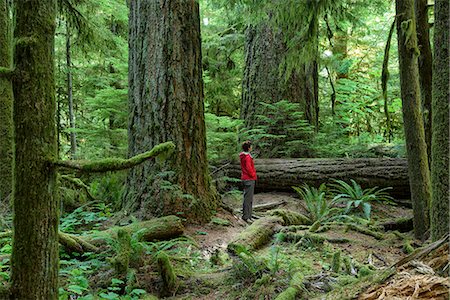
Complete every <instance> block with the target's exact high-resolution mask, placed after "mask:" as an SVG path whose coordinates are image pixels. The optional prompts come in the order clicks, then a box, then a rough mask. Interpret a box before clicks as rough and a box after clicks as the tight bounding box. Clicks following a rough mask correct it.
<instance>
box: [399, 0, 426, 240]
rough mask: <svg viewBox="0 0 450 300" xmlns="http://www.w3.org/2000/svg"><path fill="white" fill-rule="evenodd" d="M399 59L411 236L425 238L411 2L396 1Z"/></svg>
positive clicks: (423, 147) (422, 157) (422, 136)
mask: <svg viewBox="0 0 450 300" xmlns="http://www.w3.org/2000/svg"><path fill="white" fill-rule="evenodd" d="M396 14H397V18H398V19H397V35H398V39H397V40H398V56H399V65H400V84H401V96H402V110H403V124H404V128H405V140H406V152H407V157H408V172H409V181H410V187H411V200H412V204H413V210H414V235H415V237H416V238H418V239H422V240H423V239H424V238H425V235H426V232H427V230H428V228H429V209H428V207H429V204H430V200H431V184H430V170H429V167H428V156H427V147H426V143H425V133H424V127H423V118H422V113H421V100H420V85H419V70H418V64H417V56H418V54H419V50H418V48H417V36H416V24H415V17H414V3H413V1H412V0H396Z"/></svg>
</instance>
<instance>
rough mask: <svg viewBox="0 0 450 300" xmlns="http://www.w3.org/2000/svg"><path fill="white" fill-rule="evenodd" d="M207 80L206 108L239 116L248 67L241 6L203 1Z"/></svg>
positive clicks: (203, 38) (203, 45) (204, 70)
mask: <svg viewBox="0 0 450 300" xmlns="http://www.w3.org/2000/svg"><path fill="white" fill-rule="evenodd" d="M200 7H201V10H200V13H201V16H200V17H201V21H203V22H202V23H201V32H202V58H203V62H202V63H203V80H204V83H205V103H206V111H207V112H210V113H214V114H215V115H217V116H232V117H237V116H238V115H239V112H238V110H239V106H240V98H241V80H242V74H243V67H244V53H243V52H244V51H243V48H244V47H243V46H244V34H243V32H244V30H245V25H244V18H245V17H244V15H242V14H240V13H239V7H234V8H231V7H228V8H226V7H225V5H222V4H221V3H217V1H207V0H202V1H200Z"/></svg>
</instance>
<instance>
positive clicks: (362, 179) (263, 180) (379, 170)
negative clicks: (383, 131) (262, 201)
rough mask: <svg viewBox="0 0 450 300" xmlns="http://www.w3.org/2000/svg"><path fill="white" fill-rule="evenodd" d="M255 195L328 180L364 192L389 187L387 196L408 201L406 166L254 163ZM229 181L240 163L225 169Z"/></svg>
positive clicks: (384, 162) (380, 161) (389, 161)
mask: <svg viewBox="0 0 450 300" xmlns="http://www.w3.org/2000/svg"><path fill="white" fill-rule="evenodd" d="M255 168H256V172H257V174H258V181H257V182H256V190H257V191H271V190H272V191H273V190H277V191H293V190H292V186H301V185H302V184H303V183H307V184H309V185H312V186H316V187H319V186H320V184H322V183H324V182H327V181H330V180H331V179H341V180H348V179H349V178H352V179H354V180H355V181H356V182H358V183H359V184H361V185H362V186H363V187H364V188H367V187H374V186H378V187H392V188H393V189H392V190H389V193H390V194H391V195H393V196H394V197H398V198H401V199H405V198H408V197H409V196H410V192H409V181H408V164H407V161H406V159H401V158H358V159H345V158H337V159H323V158H317V159H255ZM224 171H225V172H226V175H227V176H228V177H231V178H240V174H241V170H240V165H239V162H236V163H234V164H231V165H230V166H229V167H228V168H227V169H224Z"/></svg>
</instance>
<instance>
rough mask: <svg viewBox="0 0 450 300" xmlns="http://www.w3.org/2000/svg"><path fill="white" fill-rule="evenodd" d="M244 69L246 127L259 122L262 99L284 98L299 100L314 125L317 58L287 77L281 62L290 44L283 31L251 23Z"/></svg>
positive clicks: (242, 106)
mask: <svg viewBox="0 0 450 300" xmlns="http://www.w3.org/2000/svg"><path fill="white" fill-rule="evenodd" d="M245 37H246V39H245V70H244V77H243V81H242V103H241V119H243V120H244V124H245V126H246V127H247V128H253V127H254V126H255V125H256V124H257V118H256V116H257V115H258V114H263V109H262V106H261V105H260V104H259V103H260V102H268V103H274V102H278V101H281V100H289V101H290V102H297V103H300V104H301V106H302V111H303V113H304V114H305V118H306V119H307V120H308V121H309V123H310V124H312V125H317V121H318V72H317V62H316V61H313V62H311V63H308V64H304V65H303V67H302V68H300V69H299V70H296V71H295V72H293V73H292V74H291V76H290V78H289V79H288V80H287V81H286V80H285V74H283V72H280V63H281V62H282V59H283V58H284V55H285V52H286V50H287V47H286V45H285V43H284V42H283V35H282V33H280V32H277V30H276V29H273V28H272V27H271V26H270V25H268V24H266V23H262V24H259V25H250V26H249V27H248V28H247V30H246V32H245Z"/></svg>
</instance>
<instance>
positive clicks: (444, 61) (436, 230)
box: [431, 0, 450, 240]
mask: <svg viewBox="0 0 450 300" xmlns="http://www.w3.org/2000/svg"><path fill="white" fill-rule="evenodd" d="M449 6H450V5H449V2H448V0H436V1H435V4H434V7H435V8H434V16H435V22H434V24H435V25H434V66H433V68H434V70H433V72H434V73H433V74H434V78H433V122H432V124H433V142H432V147H431V157H432V164H431V178H432V180H431V182H432V187H433V198H432V202H431V237H432V239H433V240H438V239H440V238H441V237H442V236H443V235H444V234H445V233H448V232H449V176H448V173H449V163H448V160H449V149H448V148H449V140H448V137H449V107H448V106H449V98H450V91H449V80H450V78H449V77H450V72H449V64H450V61H449V55H450V53H449V43H450V38H449V27H450V24H449V19H450V13H449V9H450V7H449Z"/></svg>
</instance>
